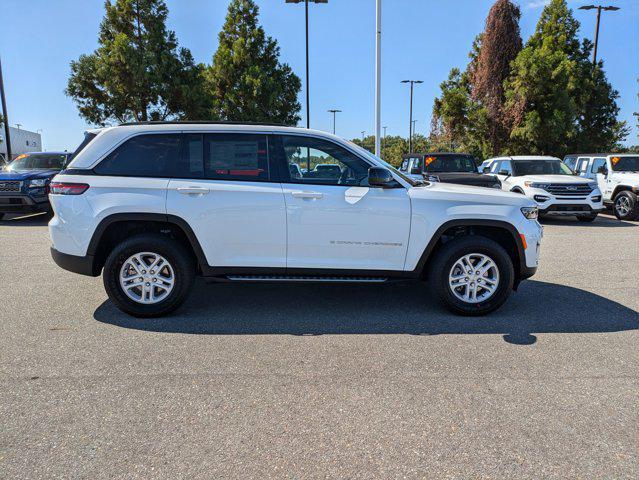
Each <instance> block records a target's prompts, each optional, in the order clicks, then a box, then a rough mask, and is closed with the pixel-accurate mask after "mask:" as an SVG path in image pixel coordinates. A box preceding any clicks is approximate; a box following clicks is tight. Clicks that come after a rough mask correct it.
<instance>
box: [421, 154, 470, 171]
mask: <svg viewBox="0 0 639 480" xmlns="http://www.w3.org/2000/svg"><path fill="white" fill-rule="evenodd" d="M424 165H425V170H426V172H428V173H434V172H473V173H474V172H476V171H477V165H476V164H475V160H473V159H472V158H471V157H467V156H463V155H459V156H457V155H429V156H427V157H426V158H425V159H424Z"/></svg>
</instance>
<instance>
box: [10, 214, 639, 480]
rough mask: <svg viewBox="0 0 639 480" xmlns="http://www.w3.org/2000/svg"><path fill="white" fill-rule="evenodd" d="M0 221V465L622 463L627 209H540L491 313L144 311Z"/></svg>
mask: <svg viewBox="0 0 639 480" xmlns="http://www.w3.org/2000/svg"><path fill="white" fill-rule="evenodd" d="M48 248H49V239H48V236H47V232H46V223H45V221H44V220H42V219H41V218H38V217H30V218H22V219H20V218H18V219H10V220H8V221H2V222H0V305H1V309H0V356H1V358H2V361H1V362H0V368H1V370H0V383H1V385H0V418H1V419H2V420H1V427H0V428H1V432H0V477H2V478H28V479H33V478H92V479H94V478H256V479H257V478H260V479H261V478H272V477H278V478H315V477H323V478H325V477H328V478H336V477H342V478H373V477H376V478H478V477H485V478H506V477H510V478H548V477H554V478H632V479H637V478H638V477H639V348H638V345H639V313H638V311H639V222H634V223H627V222H619V221H617V220H616V219H614V218H613V217H610V216H602V217H600V218H599V219H598V220H597V221H596V222H595V223H593V224H580V223H577V222H576V221H574V220H572V219H568V220H553V221H547V222H545V239H544V243H543V246H542V248H543V251H542V258H541V267H540V269H539V272H538V274H537V275H536V276H535V277H533V280H531V281H527V282H525V283H524V284H523V285H522V286H521V287H520V290H519V292H517V293H516V294H514V295H513V297H511V299H510V301H509V302H508V303H507V305H506V306H505V307H504V308H502V309H501V310H500V311H498V312H496V313H495V314H492V315H491V316H489V317H486V318H479V319H477V318H462V317H455V316H452V315H450V314H449V313H447V312H446V311H444V310H443V309H442V308H441V307H439V306H438V305H437V304H436V303H435V301H434V299H433V298H431V296H430V295H429V293H428V288H427V286H426V285H423V284H422V285H411V284H394V285H386V286H328V285H319V286H318V285H293V286H290V285H286V286H281V285H279V286H278V285H236V284H233V285H230V284H228V285H227V284H222V285H220V284H217V285H205V284H203V283H202V282H200V283H198V284H197V286H196V289H195V292H194V295H193V296H192V297H191V299H190V301H189V302H188V303H187V305H186V306H185V307H184V308H183V309H181V310H180V311H179V312H178V313H177V314H176V315H174V316H173V317H170V318H166V319H160V320H137V319H133V318H131V317H127V316H125V315H124V314H121V313H120V312H119V311H117V310H116V309H115V308H114V307H113V306H112V305H111V304H110V302H108V301H107V300H106V295H105V293H104V290H103V288H102V282H101V279H100V278H95V279H93V278H87V277H80V276H77V275H74V274H72V273H69V272H66V271H63V270H61V269H59V268H57V267H56V266H55V265H54V264H53V262H52V260H51V259H50V256H49V251H48Z"/></svg>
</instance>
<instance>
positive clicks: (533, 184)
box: [524, 182, 549, 190]
mask: <svg viewBox="0 0 639 480" xmlns="http://www.w3.org/2000/svg"><path fill="white" fill-rule="evenodd" d="M524 185H526V186H527V187H532V188H541V189H542V190H546V189H547V188H548V186H549V185H548V184H547V183H536V182H524Z"/></svg>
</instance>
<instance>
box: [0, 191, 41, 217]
mask: <svg viewBox="0 0 639 480" xmlns="http://www.w3.org/2000/svg"><path fill="white" fill-rule="evenodd" d="M50 211H51V204H50V203H49V199H48V198H47V197H46V195H45V196H43V197H31V196H30V195H25V194H19V193H15V194H13V195H0V213H38V212H50Z"/></svg>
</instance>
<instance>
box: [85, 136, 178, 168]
mask: <svg viewBox="0 0 639 480" xmlns="http://www.w3.org/2000/svg"><path fill="white" fill-rule="evenodd" d="M180 139H181V135H179V134H149V135H138V136H135V137H133V138H131V139H129V140H127V141H126V142H124V143H123V144H122V145H120V146H119V147H118V148H116V149H115V150H114V151H113V152H111V153H110V154H109V155H108V156H107V157H106V158H105V159H104V160H102V161H101V162H100V163H99V164H98V166H97V167H95V169H94V170H95V172H96V173H97V174H99V175H113V176H125V177H160V178H162V177H163V178H166V177H170V176H171V173H172V170H173V169H174V167H175V165H176V164H177V163H178V160H179V157H180V144H181V141H180Z"/></svg>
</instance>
